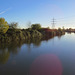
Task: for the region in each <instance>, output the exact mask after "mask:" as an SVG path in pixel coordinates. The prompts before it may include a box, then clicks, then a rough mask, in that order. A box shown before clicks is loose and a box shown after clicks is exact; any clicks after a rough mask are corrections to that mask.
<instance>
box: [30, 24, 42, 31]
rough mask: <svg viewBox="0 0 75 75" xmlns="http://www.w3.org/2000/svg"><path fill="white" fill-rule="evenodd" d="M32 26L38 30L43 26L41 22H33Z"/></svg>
mask: <svg viewBox="0 0 75 75" xmlns="http://www.w3.org/2000/svg"><path fill="white" fill-rule="evenodd" d="M31 28H32V29H34V30H38V29H40V28H41V25H40V24H32V25H31Z"/></svg>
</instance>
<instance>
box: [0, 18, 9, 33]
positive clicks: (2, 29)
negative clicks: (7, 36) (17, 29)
mask: <svg viewBox="0 0 75 75" xmlns="http://www.w3.org/2000/svg"><path fill="white" fill-rule="evenodd" d="M8 29H9V25H8V23H7V21H5V19H4V18H0V33H6V32H7V30H8Z"/></svg>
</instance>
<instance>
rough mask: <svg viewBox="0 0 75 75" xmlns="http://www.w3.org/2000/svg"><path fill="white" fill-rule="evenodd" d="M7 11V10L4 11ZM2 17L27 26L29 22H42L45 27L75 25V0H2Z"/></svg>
mask: <svg viewBox="0 0 75 75" xmlns="http://www.w3.org/2000/svg"><path fill="white" fill-rule="evenodd" d="M4 11H6V12H4ZM1 12H4V13H3V14H0V17H4V18H5V19H6V21H8V23H10V22H18V24H19V27H21V28H26V27H27V23H28V22H29V21H31V23H32V24H33V23H40V24H41V25H42V26H43V27H48V26H49V27H50V28H51V27H52V25H51V21H52V18H53V17H54V18H55V19H56V25H55V26H56V27H62V26H64V27H75V0H0V13H1Z"/></svg>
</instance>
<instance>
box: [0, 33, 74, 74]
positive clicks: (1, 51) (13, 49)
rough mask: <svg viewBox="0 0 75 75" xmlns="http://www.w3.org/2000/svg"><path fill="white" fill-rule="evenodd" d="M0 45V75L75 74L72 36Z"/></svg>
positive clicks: (72, 34) (66, 35)
mask: <svg viewBox="0 0 75 75" xmlns="http://www.w3.org/2000/svg"><path fill="white" fill-rule="evenodd" d="M32 41H33V42H30V41H29V40H28V41H27V42H25V43H21V42H20V43H17V44H16V43H12V44H11V45H7V44H0V75H75V34H74V33H71V34H68V33H66V34H65V35H63V36H59V37H58V36H56V37H54V38H50V39H46V40H39V39H35V40H32Z"/></svg>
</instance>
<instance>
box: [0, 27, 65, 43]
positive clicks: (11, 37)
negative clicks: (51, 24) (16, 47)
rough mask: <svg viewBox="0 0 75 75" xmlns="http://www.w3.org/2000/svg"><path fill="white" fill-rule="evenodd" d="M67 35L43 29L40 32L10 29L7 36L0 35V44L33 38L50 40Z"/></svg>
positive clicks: (62, 32)
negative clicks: (50, 38)
mask: <svg viewBox="0 0 75 75" xmlns="http://www.w3.org/2000/svg"><path fill="white" fill-rule="evenodd" d="M63 34H65V32H64V31H59V30H52V29H47V28H41V29H38V30H32V29H31V30H30V29H8V31H7V32H6V33H5V34H0V42H1V43H2V42H6V43H8V42H12V41H26V40H28V39H33V38H40V39H44V38H49V37H54V36H60V35H63Z"/></svg>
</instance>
